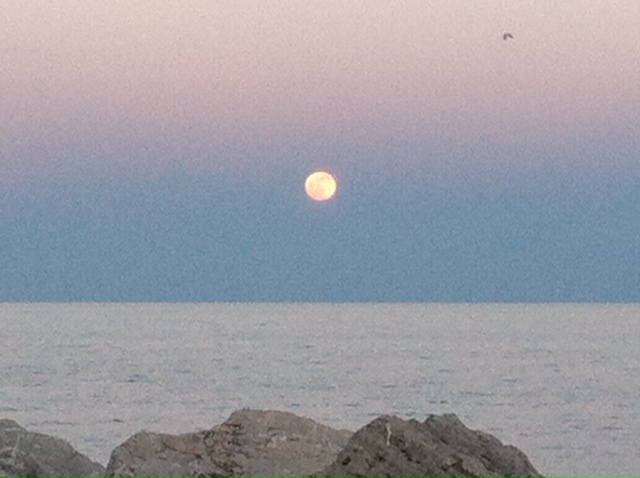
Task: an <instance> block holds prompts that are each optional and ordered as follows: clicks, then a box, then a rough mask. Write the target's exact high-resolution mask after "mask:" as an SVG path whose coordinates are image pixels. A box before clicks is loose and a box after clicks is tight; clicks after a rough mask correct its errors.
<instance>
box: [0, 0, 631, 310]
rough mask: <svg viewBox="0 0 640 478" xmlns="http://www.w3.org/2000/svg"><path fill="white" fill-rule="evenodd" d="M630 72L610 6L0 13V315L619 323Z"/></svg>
mask: <svg viewBox="0 0 640 478" xmlns="http://www.w3.org/2000/svg"><path fill="white" fill-rule="evenodd" d="M506 32H510V33H511V34H512V36H513V38H508V39H506V40H503V37H502V36H503V34H504V33H506ZM639 51H640V2H638V1H636V0H589V1H588V2H586V1H583V0H535V1H534V0H518V1H513V0H478V1H475V0H474V1H473V2H471V1H468V0H398V1H393V2H390V1H386V0H352V1H349V2H344V1H342V0H324V1H317V0H305V1H297V0H296V1H293V0H268V1H245V0H216V1H186V2H185V1H177V0H176V1H166V0H153V1H150V0H147V1H145V0H140V1H137V2H130V1H128V0H110V1H109V2H88V1H86V0H60V1H56V2H51V1H48V0H46V1H45V0H42V1H36V0H21V1H19V2H17V1H13V0H0V301H50V302H61V301H64V302H67V301H98V302H110V301H116V302H145V301H162V302H191V301H196V302H200V301H204V302H217V301H241V302H248V301H251V302H253V301H257V302H282V301H287V302H319V301H320V302H640V239H638V238H640V62H639V61H638V52H639ZM315 170H326V171H329V172H331V173H332V174H334V175H335V177H336V178H337V180H338V192H337V194H336V196H335V197H334V198H333V199H331V200H329V201H324V202H321V203H320V202H314V201H312V200H311V199H310V198H309V197H307V196H306V195H305V191H304V181H305V179H306V177H307V176H308V175H309V174H310V173H311V172H313V171H315Z"/></svg>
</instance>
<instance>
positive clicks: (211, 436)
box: [0, 410, 541, 478]
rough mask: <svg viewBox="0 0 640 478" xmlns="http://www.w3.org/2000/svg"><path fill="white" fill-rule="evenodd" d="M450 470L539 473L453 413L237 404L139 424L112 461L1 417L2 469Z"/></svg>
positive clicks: (59, 472) (56, 472)
mask: <svg viewBox="0 0 640 478" xmlns="http://www.w3.org/2000/svg"><path fill="white" fill-rule="evenodd" d="M18 476H33V477H40V476H43V477H44V476H118V477H124V476H207V477H221V476H229V477H231V476H311V477H335V476H351V477H356V476H358V477H360V476H372V477H373V476H451V477H478V476H497V477H515V476H519V477H539V476H541V475H540V474H539V473H538V471H537V470H536V469H535V468H534V467H533V465H532V464H531V463H530V462H529V459H528V458H527V457H526V455H525V454H524V453H523V452H521V451H520V450H518V449H517V448H515V447H513V446H509V445H503V444H502V443H501V442H500V441H499V440H498V439H497V438H495V437H494V436H492V435H489V434H487V433H483V432H480V431H475V430H470V429H469V428H467V427H466V426H465V425H463V424H462V422H461V421H460V420H459V419H458V417H456V416H455V415H452V414H450V415H442V416H431V417H430V418H428V419H427V420H425V421H424V422H418V421H416V420H402V419H400V418H398V417H394V416H381V417H379V418H376V419H375V420H373V421H372V422H371V423H369V424H368V425H366V426H364V427H363V428H361V429H360V430H358V431H357V432H356V433H351V432H349V431H346V430H335V429H332V428H329V427H327V426H325V425H321V424H320V423H317V422H315V421H313V420H311V419H309V418H304V417H299V416H296V415H294V414H293V413H288V412H278V411H258V410H240V411H237V412H234V413H233V414H232V415H231V416H230V417H229V419H228V420H227V421H225V422H224V423H222V424H221V425H218V426H215V427H213V428H212V429H210V430H205V431H200V432H194V433H185V434H182V435H169V434H163V433H148V432H142V433H138V434H136V435H134V436H132V437H131V438H129V439H128V440H127V441H125V442H124V443H123V444H121V445H120V446H118V447H117V448H116V449H115V450H113V452H112V453H111V458H110V460H109V464H108V466H107V469H106V470H105V468H104V467H102V466H101V465H99V464H97V463H94V462H92V461H91V460H89V459H88V458H87V457H86V456H84V455H81V454H80V453H78V452H77V451H76V450H74V449H73V448H72V447H71V445H69V444H68V443H67V442H66V441H64V440H61V439H59V438H54V437H50V436H47V435H43V434H40V433H34V432H29V431H27V430H25V429H24V428H22V427H21V426H20V425H18V424H17V423H16V422H14V421H12V420H2V419H0V477H11V478H13V477H18Z"/></svg>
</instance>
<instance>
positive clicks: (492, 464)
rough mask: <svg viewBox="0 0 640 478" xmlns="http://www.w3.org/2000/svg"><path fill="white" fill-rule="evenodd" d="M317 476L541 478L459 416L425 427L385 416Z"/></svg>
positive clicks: (525, 462) (510, 449)
mask: <svg viewBox="0 0 640 478" xmlns="http://www.w3.org/2000/svg"><path fill="white" fill-rule="evenodd" d="M314 476H318V477H319V476H323V477H334V476H372V477H373V476H452V477H477V476H503V477H507V476H509V477H511V476H519V477H537V476H541V475H540V474H539V473H538V471H537V470H536V469H535V468H534V467H533V465H532V464H531V463H530V462H529V459H528V458H527V457H526V455H525V454H524V453H523V452H521V451H520V450H518V449H517V448H515V447H513V446H509V445H503V444H502V443H501V442H500V441H499V440H498V439H497V438H495V437H494V436H492V435H489V434H487V433H483V432H480V431H475V430H470V429H469V428H467V427H466V426H465V425H463V424H462V422H461V421H460V420H459V419H458V417H457V416H456V415H453V414H448V415H442V416H432V417H430V418H428V419H427V420H426V421H424V422H423V423H420V422H418V421H416V420H402V419H400V418H397V417H393V416H382V417H379V418H376V419H375V420H374V421H372V422H371V423H369V424H368V425H366V426H365V427H363V428H361V429H360V430H358V431H357V432H356V433H355V434H354V435H353V436H352V437H351V439H350V440H349V443H348V444H347V446H346V447H345V448H344V449H343V450H342V451H341V452H340V454H339V455H338V457H337V458H336V460H335V462H334V463H333V464H331V465H330V466H328V467H327V468H325V469H324V470H323V471H322V472H319V473H316V474H315V475H314Z"/></svg>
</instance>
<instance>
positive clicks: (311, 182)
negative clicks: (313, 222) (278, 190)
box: [304, 171, 338, 201]
mask: <svg viewBox="0 0 640 478" xmlns="http://www.w3.org/2000/svg"><path fill="white" fill-rule="evenodd" d="M304 188H305V190H306V191H307V194H308V195H309V197H310V198H311V199H313V200H314V201H326V200H327V199H331V198H332V197H333V196H334V195H335V194H336V189H337V188H338V184H337V182H336V178H334V177H333V176H332V175H331V174H329V173H327V172H325V171H316V172H315V173H312V174H311V175H309V177H308V178H307V180H306V181H305V182H304Z"/></svg>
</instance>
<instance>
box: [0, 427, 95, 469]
mask: <svg viewBox="0 0 640 478" xmlns="http://www.w3.org/2000/svg"><path fill="white" fill-rule="evenodd" d="M104 471H105V469H104V467H103V466H102V465H100V464H98V463H95V462H93V461H91V460H90V459H89V458H87V457H86V456H85V455H82V454H81V453H79V452H78V451H76V450H75V449H74V448H73V447H72V446H71V445H70V444H69V443H67V442H66V441H64V440H61V439H60V438H55V437H52V436H48V435H43V434H42V433H35V432H30V431H27V430H25V429H24V428H23V427H21V426H20V425H18V424H17V423H16V422H14V421H13V420H7V419H0V476H9V477H13V476H33V477H40V476H104Z"/></svg>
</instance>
